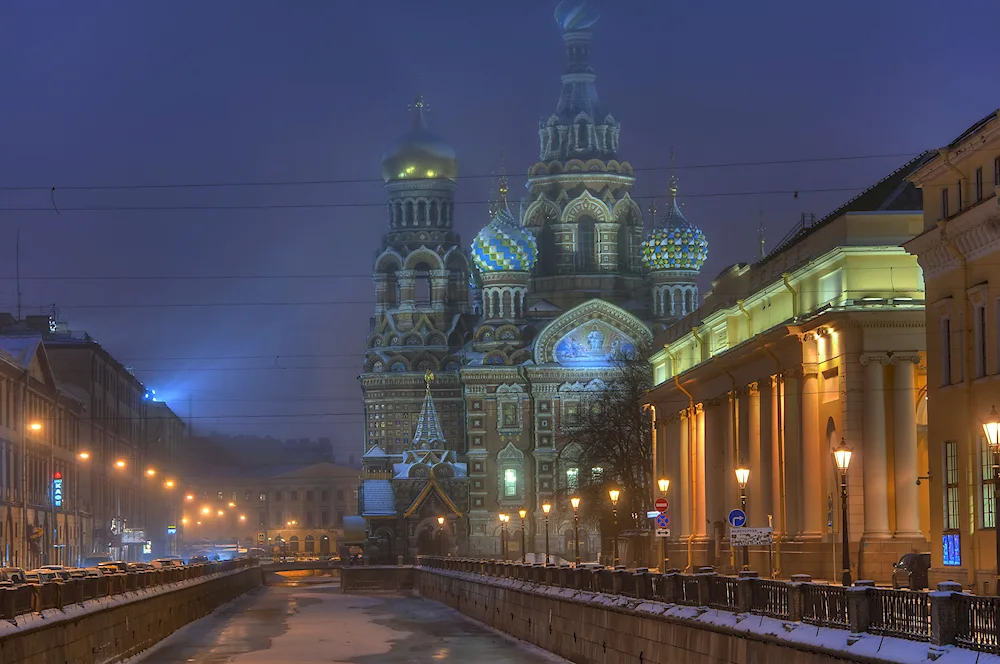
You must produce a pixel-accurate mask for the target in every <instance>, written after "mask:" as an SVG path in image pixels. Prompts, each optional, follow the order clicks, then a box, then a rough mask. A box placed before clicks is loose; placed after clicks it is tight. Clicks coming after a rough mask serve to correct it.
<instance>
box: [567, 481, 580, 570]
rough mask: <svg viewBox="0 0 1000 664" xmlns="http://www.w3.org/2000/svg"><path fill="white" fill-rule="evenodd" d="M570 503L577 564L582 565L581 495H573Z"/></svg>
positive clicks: (574, 552)
mask: <svg viewBox="0 0 1000 664" xmlns="http://www.w3.org/2000/svg"><path fill="white" fill-rule="evenodd" d="M569 504H570V505H572V506H573V554H574V556H575V557H576V566H577V567H579V566H580V497H579V496H573V497H572V498H570V499H569Z"/></svg>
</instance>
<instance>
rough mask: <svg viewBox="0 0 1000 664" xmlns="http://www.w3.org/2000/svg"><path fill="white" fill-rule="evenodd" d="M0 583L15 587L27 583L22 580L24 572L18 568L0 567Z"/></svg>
mask: <svg viewBox="0 0 1000 664" xmlns="http://www.w3.org/2000/svg"><path fill="white" fill-rule="evenodd" d="M0 581H8V582H10V583H13V584H14V585H15V586H23V585H24V584H25V583H27V582H28V581H27V579H25V578H24V570H23V569H21V568H20V567H0Z"/></svg>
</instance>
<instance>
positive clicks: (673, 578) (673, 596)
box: [659, 572, 683, 604]
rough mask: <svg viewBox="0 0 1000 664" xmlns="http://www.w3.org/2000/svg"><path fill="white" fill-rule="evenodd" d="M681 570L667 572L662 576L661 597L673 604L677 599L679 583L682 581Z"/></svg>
mask: <svg viewBox="0 0 1000 664" xmlns="http://www.w3.org/2000/svg"><path fill="white" fill-rule="evenodd" d="M682 578H683V577H682V576H681V574H680V572H667V573H666V574H664V575H662V576H661V577H660V584H659V586H660V587H659V597H660V599H661V600H663V601H664V602H670V603H671V604H672V603H674V602H676V601H677V596H678V592H677V584H678V583H680V582H681V579H682Z"/></svg>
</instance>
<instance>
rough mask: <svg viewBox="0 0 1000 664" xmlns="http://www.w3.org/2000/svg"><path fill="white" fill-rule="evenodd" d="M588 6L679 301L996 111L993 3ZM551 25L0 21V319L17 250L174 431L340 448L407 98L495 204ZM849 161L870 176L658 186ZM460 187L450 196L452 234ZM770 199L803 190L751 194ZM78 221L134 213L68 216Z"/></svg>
mask: <svg viewBox="0 0 1000 664" xmlns="http://www.w3.org/2000/svg"><path fill="white" fill-rule="evenodd" d="M598 4H599V6H601V9H602V13H603V17H602V19H601V22H600V23H599V24H598V26H597V29H596V37H595V44H594V51H593V64H594V67H595V69H596V71H597V74H598V81H597V85H598V89H599V90H600V93H601V96H602V98H603V100H604V102H605V104H606V106H607V107H608V108H609V109H610V110H611V112H612V113H613V114H614V115H615V116H616V117H617V118H618V119H619V120H620V121H621V122H622V138H621V145H622V150H621V154H622V157H623V158H624V159H627V160H629V161H630V162H631V163H632V164H633V166H634V167H635V168H636V170H637V176H638V178H637V185H636V192H635V196H636V197H637V198H644V199H648V197H651V196H660V197H661V198H662V197H663V194H664V192H665V190H666V185H667V178H668V170H667V167H668V166H669V163H670V157H669V154H670V146H671V145H674V146H676V155H677V165H678V167H679V169H678V176H679V178H680V191H681V195H682V200H683V202H684V204H685V206H684V210H685V214H686V215H687V216H688V218H689V219H690V220H691V221H693V222H694V223H696V224H698V225H700V226H701V227H702V228H703V229H704V230H705V232H706V234H707V236H708V239H709V243H710V245H709V261H708V264H707V265H706V267H705V270H704V272H703V282H704V283H703V287H705V288H707V287H708V285H709V282H710V280H711V278H712V277H713V276H714V275H716V274H718V272H719V271H720V270H722V269H723V268H724V267H725V266H727V265H729V264H731V263H734V262H737V261H747V260H752V259H753V258H754V256H755V248H756V238H757V227H758V223H759V215H760V213H761V210H763V214H764V218H765V226H766V227H767V236H768V239H769V241H770V242H771V243H773V242H776V241H777V240H778V239H780V237H781V236H782V235H784V234H785V232H786V231H787V230H788V229H789V228H790V227H791V226H793V225H794V224H795V223H796V222H797V220H798V219H799V215H800V214H801V213H803V212H811V213H815V214H816V215H817V217H819V216H821V215H823V214H825V213H827V212H829V211H830V210H832V209H833V208H835V207H836V206H837V205H838V204H839V203H841V202H843V201H845V200H847V199H849V198H850V197H851V196H853V195H854V194H855V193H857V192H858V191H859V190H860V189H862V188H864V187H866V186H868V185H870V184H872V183H873V182H875V181H876V180H878V179H880V178H881V177H882V176H884V175H886V174H887V173H889V172H890V171H891V170H893V169H894V168H896V167H897V166H898V165H900V164H902V163H903V162H905V161H906V160H907V156H908V155H912V154H915V153H916V152H919V151H921V150H923V149H926V148H932V147H937V146H939V145H941V144H944V143H946V142H948V141H949V140H951V139H952V138H954V137H955V136H957V135H958V134H959V133H960V132H961V131H963V130H964V129H966V127H968V126H969V125H970V124H972V123H973V122H974V121H976V120H978V119H979V118H981V117H982V116H984V115H986V114H987V113H989V112H990V111H991V110H993V109H995V108H996V107H997V106H1000V103H998V99H1000V93H998V89H997V71H998V69H997V64H996V57H997V49H996V44H997V40H996V26H997V25H998V24H1000V4H997V3H996V2H995V0H981V1H976V2H968V1H958V0H955V1H951V2H945V1H944V0H938V1H926V0H916V1H909V2H902V1H901V0H881V1H879V2H872V1H871V0H851V1H844V2H836V3H818V2H802V1H801V0H767V1H766V2H746V1H745V0H726V1H715V2H678V1H673V0H671V1H666V0H647V1H643V2H639V1H630V2H617V3H611V2H604V3H603V5H601V3H598ZM554 6H555V1H554V0H532V1H527V0H519V1H516V2H507V3H485V2H456V1H454V0H452V1H448V2H443V1H425V2H390V1H384V2H359V3H349V2H343V1H337V2H333V1H328V2H320V1H319V0H314V1H305V0H298V1H294V2H250V1H247V0H241V1H239V2H237V1H235V0H233V1H229V2H223V1H220V0H212V1H210V2H204V1H201V2H180V1H177V0H171V1H170V2H158V3H156V2H125V1H124V0H122V1H119V2H96V1H88V2H75V1H74V2H71V1H68V0H67V1H65V2H43V1H39V2H33V1H32V2H29V1H27V0H23V1H20V2H15V1H14V0H9V1H6V2H3V3H0V63H2V64H0V91H2V95H3V97H2V98H3V102H2V105H0V187H8V188H18V187H38V189H35V190H11V189H5V190H0V228H2V232H3V239H4V241H3V248H2V250H0V251H2V252H3V253H2V262H0V277H2V281H0V304H2V307H3V308H4V309H5V310H7V311H13V310H14V307H15V302H16V289H15V282H14V279H13V277H14V274H15V267H14V258H15V246H14V245H15V242H14V239H15V235H16V232H17V229H20V231H21V273H22V278H23V280H22V288H21V290H22V293H23V302H24V309H23V311H24V313H26V314H28V313H38V312H40V311H46V312H51V311H52V306H53V305H55V307H56V309H57V311H58V315H59V318H60V319H62V320H65V321H67V322H68V323H69V325H70V327H71V328H72V329H74V330H87V331H89V332H90V333H91V334H92V335H93V336H94V337H96V338H97V339H98V340H99V341H100V342H101V343H102V344H103V345H104V346H105V347H106V348H108V349H109V350H110V351H111V352H112V353H113V354H114V355H116V356H117V357H119V358H120V359H121V360H122V361H123V362H124V363H125V364H127V365H130V366H132V367H134V369H135V371H136V374H137V375H138V376H139V378H140V379H141V380H143V381H144V382H145V383H146V384H147V385H149V386H150V387H152V388H155V389H156V390H157V395H158V396H160V397H162V398H163V399H164V400H165V401H167V402H168V403H169V404H170V405H171V406H173V407H174V408H175V410H176V411H177V412H178V413H179V414H181V415H182V416H184V417H185V418H187V417H188V416H189V414H193V416H194V424H195V430H196V431H197V432H205V431H208V430H211V429H214V430H217V431H224V432H229V433H240V432H242V433H258V434H261V435H275V436H278V437H282V438H284V437H298V436H329V437H331V438H333V439H334V440H335V442H336V443H337V444H338V445H343V446H346V448H349V449H353V450H355V451H360V450H361V448H362V414H361V409H362V404H361V399H360V389H359V387H358V385H357V380H356V376H357V374H358V371H359V368H360V366H361V352H362V350H363V347H364V340H365V336H366V334H367V331H368V324H369V316H370V314H371V312H372V299H373V296H372V291H373V286H372V283H371V278H370V276H369V275H370V271H371V262H372V260H373V258H374V251H375V250H376V248H377V247H378V244H379V241H380V237H381V234H382V233H383V230H384V229H385V226H386V223H385V220H384V207H383V206H382V203H383V201H384V195H383V192H382V186H381V180H380V179H379V158H380V155H381V153H382V150H383V149H384V148H385V147H386V146H387V145H388V144H389V143H390V142H391V141H392V140H393V139H394V138H396V137H397V136H398V135H399V134H401V133H403V132H404V131H405V130H406V129H407V128H408V126H409V124H410V119H409V117H408V113H407V106H408V104H409V102H410V101H411V99H412V98H413V96H414V95H415V94H417V93H421V94H423V95H425V97H426V99H427V101H428V103H429V105H430V106H431V124H432V127H433V128H434V129H435V131H436V132H438V133H439V134H441V135H442V136H444V137H445V138H447V140H448V141H450V142H451V144H452V145H453V146H454V147H455V149H456V151H457V152H458V155H459V168H460V171H461V173H462V174H463V175H467V176H476V175H484V174H489V173H490V172H491V171H494V170H495V169H496V167H497V162H498V155H499V152H500V149H501V148H504V149H505V151H506V155H507V165H508V170H509V171H510V172H511V174H512V186H511V189H512V193H513V194H515V198H516V197H517V196H519V192H520V191H522V189H521V187H522V185H523V183H524V179H523V176H522V174H523V173H525V172H526V171H527V169H528V168H529V167H530V166H531V165H532V164H533V163H534V161H535V159H536V157H537V151H538V137H537V123H538V120H539V118H541V117H543V116H547V115H548V114H550V113H551V112H552V110H553V109H554V107H555V103H556V100H557V97H558V93H559V75H560V73H561V72H562V68H563V64H564V57H563V48H562V39H561V37H560V34H559V31H558V29H557V27H556V25H555V22H554V21H553V19H552V11H553V9H554ZM869 155H889V156H882V157H880V158H872V159H858V160H845V161H827V162H814V163H795V164H787V165H758V166H743V167H732V166H729V167H712V168H699V169H691V168H685V167H686V166H692V165H718V164H731V163H733V162H760V161H773V160H788V159H805V158H828V157H857V156H869ZM329 180H340V181H342V182H339V183H319V184H305V185H302V184H299V185H288V186H259V185H255V186H237V187H190V188H162V187H161V188H138V189H137V188H126V189H79V190H73V189H70V187H71V186H73V185H99V186H110V185H115V186H119V185H164V184H178V183H194V184H213V183H215V184H217V183H245V182H257V183H259V182H288V181H298V182H301V181H311V182H315V181H329ZM344 181H346V182H344ZM52 186H55V187H56V191H55V194H54V198H55V203H56V206H57V207H59V208H60V209H61V213H59V214H57V213H56V211H55V210H54V209H53V207H52V202H51V200H50V191H49V190H50V188H51V187H52ZM815 189H825V190H831V189H832V190H835V191H826V192H823V193H819V192H813V193H810V192H809V190H815ZM488 190H489V179H488V178H482V177H480V178H475V177H470V178H467V179H463V180H461V181H460V190H459V195H458V196H459V199H460V200H461V201H465V203H464V204H461V205H459V206H457V210H456V216H457V218H458V228H459V230H460V231H461V233H462V238H463V242H465V243H467V242H468V241H469V240H471V238H472V236H473V235H474V233H475V232H476V230H478V228H479V227H481V226H482V225H483V224H485V223H486V222H487V221H488V220H487V218H486V210H487V206H486V199H487V198H488ZM776 190H777V191H791V190H800V192H802V193H800V195H799V198H798V199H797V200H796V199H794V198H793V197H792V195H791V194H787V193H781V194H766V195H761V194H759V193H757V192H766V191H776ZM723 194H740V195H723ZM647 202H648V201H647V200H644V201H643V203H642V205H643V208H645V207H646V204H647ZM315 204H320V205H321V206H320V207H287V206H309V205H315ZM254 206H257V208H256V209H247V208H248V207H249V208H252V207H254ZM260 206H286V207H283V208H282V207H260ZM95 207H96V208H108V207H111V208H132V209H127V210H112V211H108V210H99V211H74V210H73V209H72V208H95ZM164 207H166V208H170V207H173V208H178V207H184V208H188V209H173V210H170V209H155V208H164ZM234 207H235V208H236V209H234ZM134 208H154V209H142V210H140V209H134ZM191 208H215V209H191ZM240 208H242V209H240ZM305 276H311V278H302V277H305ZM164 277H183V278H164ZM207 277H213V278H207ZM215 277H225V278H215ZM303 302H304V303H312V304H294V303H303ZM237 303H249V304H252V305H254V306H233V305H236V304H237ZM177 305H180V306H177ZM278 356H281V357H278ZM295 356H298V357H295ZM276 358H277V359H276ZM282 367H283V368H282ZM189 405H190V409H191V410H190V411H189ZM268 415H284V416H285V417H266V416H268ZM216 418H220V419H216Z"/></svg>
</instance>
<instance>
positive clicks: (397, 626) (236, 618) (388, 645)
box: [140, 584, 565, 664]
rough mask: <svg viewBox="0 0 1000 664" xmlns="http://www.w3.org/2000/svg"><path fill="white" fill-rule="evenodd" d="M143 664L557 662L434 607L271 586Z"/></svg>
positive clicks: (172, 640)
mask: <svg viewBox="0 0 1000 664" xmlns="http://www.w3.org/2000/svg"><path fill="white" fill-rule="evenodd" d="M140 661H142V662H143V664H180V663H181V662H185V663H194V664H218V663H222V662H226V663H229V662H232V663H234V664H288V663H289V662H294V663H295V664H309V663H310V662H326V663H330V662H343V663H345V664H347V663H350V664H376V663H378V664H392V663H396V662H399V663H402V662H406V663H408V664H409V663H414V662H429V663H431V662H432V663H435V664H436V663H438V662H463V663H469V662H474V663H475V664H506V663H508V662H510V663H511V664H513V663H515V662H517V663H518V664H536V663H540V662H549V663H551V662H564V661H565V660H562V659H560V658H558V657H555V656H553V655H550V654H548V653H546V652H544V651H541V650H538V649H536V648H533V647H531V646H527V645H522V644H519V643H517V642H515V641H513V640H511V639H508V638H505V637H502V636H499V635H498V634H497V633H495V632H493V631H491V630H488V629H486V628H485V627H482V626H480V625H478V624H477V623H474V622H472V621H470V620H468V619H466V618H465V617H464V616H462V615H461V614H459V613H458V612H456V611H453V610H451V609H449V608H447V607H444V606H442V605H440V604H437V603H435V602H431V601H428V600H423V599H420V598H416V597H407V596H400V595H385V594H383V595H370V596H365V595H342V594H341V593H340V587H339V586H337V585H335V584H323V585H306V586H299V587H282V586H269V587H266V588H262V589H260V590H257V591H255V592H253V593H250V594H249V595H248V596H245V597H243V598H240V599H238V600H236V602H234V603H233V604H231V605H229V606H227V607H224V608H222V609H220V610H219V611H216V612H215V613H213V614H212V615H210V616H208V617H206V618H204V619H202V620H201V621H199V622H196V623H194V624H192V625H189V626H187V627H186V628H184V629H183V630H181V631H180V632H178V633H176V634H174V635H172V636H171V637H169V638H168V639H166V640H165V641H163V642H161V643H160V644H159V645H158V646H157V647H156V648H155V649H154V650H152V651H150V652H149V654H147V655H146V656H145V657H143V658H141V659H140Z"/></svg>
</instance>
